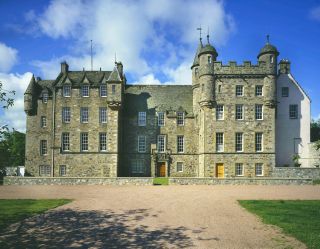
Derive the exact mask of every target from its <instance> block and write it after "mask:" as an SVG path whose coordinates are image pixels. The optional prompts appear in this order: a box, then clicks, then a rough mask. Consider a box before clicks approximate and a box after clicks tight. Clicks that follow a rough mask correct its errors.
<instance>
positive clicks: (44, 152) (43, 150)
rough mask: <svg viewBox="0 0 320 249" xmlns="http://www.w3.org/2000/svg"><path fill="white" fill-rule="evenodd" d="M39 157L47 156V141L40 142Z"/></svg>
mask: <svg viewBox="0 0 320 249" xmlns="http://www.w3.org/2000/svg"><path fill="white" fill-rule="evenodd" d="M40 155H41V156H46V155H48V141H47V140H40Z"/></svg>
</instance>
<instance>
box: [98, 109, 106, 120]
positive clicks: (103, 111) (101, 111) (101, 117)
mask: <svg viewBox="0 0 320 249" xmlns="http://www.w3.org/2000/svg"><path fill="white" fill-rule="evenodd" d="M99 122H100V123H107V108H106V107H100V108H99Z"/></svg>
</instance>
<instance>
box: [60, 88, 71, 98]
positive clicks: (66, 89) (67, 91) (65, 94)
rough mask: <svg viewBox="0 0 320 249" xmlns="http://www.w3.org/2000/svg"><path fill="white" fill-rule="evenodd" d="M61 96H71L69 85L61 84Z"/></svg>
mask: <svg viewBox="0 0 320 249" xmlns="http://www.w3.org/2000/svg"><path fill="white" fill-rule="evenodd" d="M62 91H63V97H70V96H71V86H63V90H62Z"/></svg>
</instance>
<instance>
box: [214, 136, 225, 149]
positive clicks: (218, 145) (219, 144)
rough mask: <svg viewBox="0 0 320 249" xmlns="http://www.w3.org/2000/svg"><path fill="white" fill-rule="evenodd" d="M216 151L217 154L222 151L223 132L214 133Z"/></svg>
mask: <svg viewBox="0 0 320 249" xmlns="http://www.w3.org/2000/svg"><path fill="white" fill-rule="evenodd" d="M216 151H217V152H223V151H224V134H223V132H217V133H216Z"/></svg>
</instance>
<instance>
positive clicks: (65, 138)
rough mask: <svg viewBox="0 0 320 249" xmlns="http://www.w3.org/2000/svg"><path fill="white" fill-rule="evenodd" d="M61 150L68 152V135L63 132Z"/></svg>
mask: <svg viewBox="0 0 320 249" xmlns="http://www.w3.org/2000/svg"><path fill="white" fill-rule="evenodd" d="M61 150H62V151H70V133H69V132H63V133H62V134H61Z"/></svg>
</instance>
